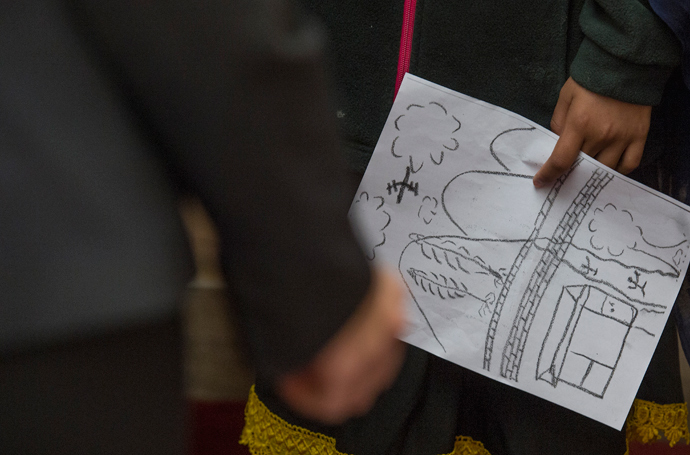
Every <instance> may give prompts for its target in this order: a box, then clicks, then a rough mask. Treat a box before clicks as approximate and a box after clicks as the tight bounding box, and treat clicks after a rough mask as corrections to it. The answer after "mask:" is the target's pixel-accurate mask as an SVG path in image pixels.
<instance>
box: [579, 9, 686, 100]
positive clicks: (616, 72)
mask: <svg viewBox="0 0 690 455" xmlns="http://www.w3.org/2000/svg"><path fill="white" fill-rule="evenodd" d="M580 26H581V27H582V31H583V33H584V35H585V38H584V40H583V42H582V44H581V45H580V48H579V50H578V52H577V55H576V56H575V59H574V61H573V64H572V66H571V68H570V72H571V76H572V78H573V79H574V80H575V81H576V82H577V83H578V84H580V85H582V86H583V87H585V88H587V89H589V90H591V91H593V92H596V93H599V94H601V95H606V96H610V97H612V98H615V99H618V100H621V101H626V102H629V103H635V104H644V105H656V104H658V103H659V101H660V100H661V94H662V92H663V89H664V85H665V84H666V81H667V79H668V78H669V76H670V74H671V71H672V70H673V68H674V67H676V66H677V65H678V64H679V63H680V53H681V48H680V43H679V42H678V40H677V39H676V37H675V36H674V35H673V32H672V31H671V30H670V29H669V28H668V27H667V26H666V24H665V23H664V22H663V21H662V20H661V19H659V17H657V16H656V14H655V13H654V12H653V11H652V10H651V8H649V5H647V4H646V2H644V3H642V2H641V1H639V0H626V1H620V0H587V1H585V3H584V6H583V8H582V12H581V13H580Z"/></svg>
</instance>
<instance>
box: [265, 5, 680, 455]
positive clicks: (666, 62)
mask: <svg viewBox="0 0 690 455" xmlns="http://www.w3.org/2000/svg"><path fill="white" fill-rule="evenodd" d="M302 2H303V3H304V4H305V5H306V6H307V8H308V9H309V10H310V11H312V12H314V13H315V14H316V15H317V16H318V17H320V18H321V19H322V20H323V21H324V23H325V24H326V26H327V28H328V30H329V32H330V35H329V36H330V44H331V49H330V50H331V51H332V55H333V60H332V62H331V67H332V68H333V69H334V71H333V72H334V74H335V77H336V78H337V82H338V86H337V88H338V90H339V91H338V93H339V95H340V98H339V100H338V104H337V108H336V114H337V117H338V118H339V122H340V127H341V130H342V134H343V136H344V137H345V140H346V148H347V153H348V157H349V158H350V165H351V167H352V168H353V170H354V171H355V172H358V173H363V172H364V170H365V168H366V165H367V163H368V161H369V158H370V157H371V154H372V153H373V150H374V147H375V145H376V142H377V140H378V137H379V134H380V132H381V130H382V128H383V125H384V123H385V121H386V118H387V116H388V113H389V111H390V107H391V105H392V103H393V99H394V89H395V81H396V68H397V59H398V46H399V43H400V31H401V30H400V28H401V27H400V25H401V22H402V17H403V3H404V2H403V1H402V0H400V1H395V2H384V1H376V0H373V1H368V2H360V1H355V0H340V1H322V0H302ZM679 53H680V47H679V45H678V42H677V40H676V38H675V37H674V36H673V34H672V32H671V31H670V30H669V29H668V27H666V25H665V24H664V23H663V22H662V21H661V20H659V18H658V17H656V16H655V15H654V13H653V12H652V11H651V10H650V9H649V8H648V6H647V5H645V4H643V3H642V2H638V1H636V0H630V1H625V2H621V1H607V0H600V1H591V0H588V1H577V0H576V1H567V2H566V1H562V2H543V1H531V0H526V1H520V2H494V1H480V2H463V1H455V2H444V1H431V0H418V2H417V9H416V14H415V24H414V37H413V45H412V54H411V63H410V73H412V74H415V75H417V76H420V77H423V78H426V79H428V80H430V81H432V82H434V83H438V84H441V85H444V86H446V87H449V88H451V89H453V90H457V91H459V92H462V93H466V94H468V95H470V96H474V97H476V98H479V99H482V100H484V101H487V102H490V103H493V104H496V105H498V106H501V107H504V108H507V109H510V110H512V111H514V112H517V113H519V114H521V115H523V116H525V117H527V118H529V119H531V120H534V121H536V122H537V123H540V124H541V125H543V126H545V127H548V126H549V123H550V119H551V115H552V113H553V109H554V107H555V105H556V102H557V100H558V95H559V91H560V88H561V87H562V85H563V84H564V83H565V81H566V80H567V79H568V77H569V76H572V77H573V79H574V80H575V81H576V82H578V83H579V84H580V85H582V86H584V87H585V88H587V89H589V90H591V91H594V92H597V93H600V94H603V95H606V96H611V97H614V98H616V99H620V100H623V101H627V102H632V103H638V104H658V103H659V102H660V100H661V97H662V92H663V90H664V86H665V82H666V80H667V79H668V77H669V75H670V74H671V72H672V70H673V69H674V67H676V66H677V64H678V62H679ZM671 330H672V329H671ZM670 333H671V334H672V335H673V331H672V332H670ZM669 340H670V341H669ZM674 343H675V338H673V337H672V336H671V337H669V336H666V337H665V338H664V342H663V343H661V344H660V347H659V352H661V354H659V355H661V356H662V360H661V361H658V362H656V361H653V364H654V365H657V366H658V368H657V367H655V370H654V371H653V372H652V373H650V374H651V375H652V376H653V378H651V379H649V378H645V380H644V382H643V384H653V386H650V387H646V388H645V389H644V390H647V392H648V393H646V394H645V396H644V397H642V398H645V399H648V400H655V399H658V400H661V401H660V402H664V401H663V400H665V399H669V398H672V399H673V400H674V401H682V395H679V394H677V393H675V392H677V391H678V390H680V389H679V388H678V387H677V386H678V385H679V384H680V373H679V370H678V368H677V346H676V345H675V344H674ZM674 353H675V355H676V363H669V362H667V361H666V360H668V357H667V356H673V355H674ZM659 380H661V382H659ZM261 384H262V380H261V378H260V377H258V378H257V387H256V394H257V395H258V397H259V398H260V399H261V401H262V402H263V403H264V404H265V405H266V406H267V408H268V409H270V410H271V411H272V412H273V413H275V414H276V415H278V416H279V417H282V418H284V419H285V420H287V422H289V423H290V424H294V425H298V426H300V427H304V428H307V429H309V430H311V431H315V432H317V433H321V434H325V435H327V436H330V437H333V438H335V441H336V448H337V450H338V451H340V452H344V453H352V454H355V455H368V454H372V455H373V454H377V455H378V454H382V453H385V454H415V455H432V454H441V453H449V452H451V451H452V449H453V441H454V439H455V437H456V436H470V437H472V438H473V439H475V440H478V441H481V442H483V443H484V446H485V448H486V449H487V450H488V451H489V452H490V453H491V454H492V455H532V454H535V453H559V454H568V453H572V454H581V453H587V454H590V455H594V454H601V455H608V454H613V453H619V454H622V453H624V452H625V443H626V436H625V432H621V431H618V430H615V429H612V428H610V427H606V426H605V425H603V424H600V423H597V422H595V421H593V420H591V419H589V418H587V417H584V416H582V415H579V414H577V413H575V412H572V411H570V410H565V409H564V408H562V407H560V406H558V405H555V404H553V403H550V402H547V401H545V400H543V399H541V398H537V397H534V396H532V395H529V394H527V393H525V392H522V391H518V390H516V389H513V388H511V387H509V386H507V385H503V384H499V383H498V382H496V381H493V380H490V379H487V378H485V377H483V376H481V375H478V374H475V373H472V372H470V371H468V370H465V369H464V368H461V367H458V366H456V365H452V364H450V363H448V362H446V361H444V360H441V359H439V358H437V357H435V356H433V355H431V354H428V353H426V352H424V351H421V350H419V349H417V348H414V347H410V351H409V354H408V357H407V361H406V363H405V365H404V367H403V371H402V373H401V374H400V375H399V377H398V379H397V382H396V383H395V385H394V386H393V388H392V389H391V390H390V391H389V392H388V393H387V394H384V395H383V396H382V397H381V399H380V400H379V401H378V402H377V404H376V406H375V407H374V409H373V411H372V412H370V413H369V414H367V415H366V416H365V417H363V418H361V419H355V420H352V421H349V422H347V423H346V424H345V425H343V426H340V427H336V428H332V427H324V426H321V425H318V424H316V423H314V422H309V421H306V420H304V419H300V418H299V417H298V416H295V415H294V414H292V413H291V412H290V411H289V410H288V409H287V408H286V407H285V406H284V405H283V404H282V403H281V402H280V400H279V399H277V398H276V397H275V396H274V395H273V394H272V393H271V391H270V390H269V389H268V388H266V387H262V386H261ZM660 384H671V386H669V387H665V386H664V387H663V388H662V389H661V390H657V386H659V385H660ZM643 387H644V386H643ZM657 392H658V393H657Z"/></svg>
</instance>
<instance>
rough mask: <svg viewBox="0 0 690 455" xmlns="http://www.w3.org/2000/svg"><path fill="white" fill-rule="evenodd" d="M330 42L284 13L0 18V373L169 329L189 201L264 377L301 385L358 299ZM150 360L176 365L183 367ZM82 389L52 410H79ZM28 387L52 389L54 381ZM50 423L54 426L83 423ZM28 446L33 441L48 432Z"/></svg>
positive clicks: (54, 5)
mask: <svg viewBox="0 0 690 455" xmlns="http://www.w3.org/2000/svg"><path fill="white" fill-rule="evenodd" d="M323 41H324V36H323V34H322V33H321V30H320V29H319V27H318V26H316V25H315V24H314V23H313V22H311V21H309V20H307V19H306V18H305V17H303V16H301V15H298V14H296V13H295V11H294V10H293V9H292V8H291V7H290V5H289V4H288V3H287V2H285V1H283V0H257V1H251V0H232V1H225V0H216V1H206V2H202V3H198V2H190V1H186V0H185V1H181V0H178V1H174V0H173V1H168V0H165V1H147V2H140V1H135V0H132V1H128V0H125V1H119V0H118V1H111V2H92V1H77V0H74V1H59V0H27V1H20V2H8V3H6V4H3V6H2V7H1V8H0V61H1V62H2V64H0V150H1V152H0V206H1V207H2V208H3V212H2V216H0V254H1V255H2V261H1V262H0V289H1V292H0V359H2V360H1V361H2V362H3V368H4V365H10V364H11V363H12V362H14V360H12V359H18V360H17V368H25V367H26V368H33V367H31V365H34V366H35V368H36V369H35V373H32V374H39V373H41V371H43V370H41V369H40V368H39V363H40V362H39V359H42V358H46V357H51V354H50V353H51V352H53V351H52V350H54V349H55V350H58V351H68V350H69V349H70V346H72V345H71V344H70V343H78V342H79V341H80V340H83V341H84V342H89V340H91V341H93V343H96V344H97V343H98V340H100V339H101V338H102V337H104V336H110V335H108V334H112V336H115V337H116V336H117V334H118V333H124V332H127V331H128V330H130V329H131V328H132V327H134V326H147V325H156V324H158V323H160V322H161V321H169V320H170V319H171V318H174V317H176V314H177V313H178V296H179V292H180V290H181V289H182V288H183V287H184V286H185V284H186V282H187V280H188V278H189V277H190V272H191V261H190V255H189V252H188V248H187V243H186V239H185V236H184V233H183V230H182V228H181V223H180V221H179V218H178V214H177V211H176V198H177V196H178V194H179V193H180V192H182V191H184V192H191V193H194V194H196V195H198V196H199V197H200V198H201V199H202V201H203V202H204V204H205V205H206V208H207V209H208V210H209V212H210V213H211V215H212V217H213V219H214V220H215V222H216V224H217V227H218V230H219V233H220V239H221V247H222V261H223V266H224V271H225V276H226V278H227V281H228V283H229V289H230V291H231V293H232V298H231V301H232V302H233V303H235V305H234V307H235V309H236V310H237V311H238V313H239V314H240V316H241V318H240V320H241V321H242V329H243V330H244V332H245V333H246V336H247V341H248V345H249V348H250V353H251V354H252V358H253V359H254V363H255V367H256V368H257V370H258V372H259V373H260V374H261V375H262V377H265V378H268V380H269V381H272V380H273V378H274V377H275V376H276V375H278V374H280V373H282V372H285V371H288V370H291V369H294V368H297V367H299V366H302V365H303V364H305V363H306V362H307V361H308V360H309V359H310V358H311V357H312V356H313V355H314V354H315V353H316V352H317V351H318V350H319V349H320V348H321V347H322V346H323V344H324V343H325V341H326V340H328V339H329V338H330V337H331V336H332V335H333V334H334V333H335V332H336V331H337V330H338V329H339V328H340V326H341V325H342V323H343V322H344V321H345V320H346V319H347V318H348V317H349V316H350V315H351V313H352V312H353V311H354V309H355V307H356V306H357V305H358V304H359V302H360V301H361V300H362V298H363V296H364V294H365V292H366V289H367V287H368V285H369V271H368V267H367V264H366V262H365V259H364V257H363V255H362V253H361V251H360V249H359V246H358V244H357V242H356V240H355V238H354V236H353V235H352V233H351V231H350V226H349V223H348V220H347V210H348V208H349V205H350V201H351V195H352V194H353V192H354V188H353V187H352V186H351V185H350V182H349V181H348V176H347V172H346V165H345V163H344V160H343V158H342V156H340V155H339V153H338V141H337V133H336V128H335V125H334V121H333V122H331V121H330V120H329V119H330V118H331V116H330V115H329V114H330V112H331V111H330V109H329V103H328V100H327V92H326V85H327V84H326V80H325V77H324V72H323V64H322V60H323ZM305 324H306V327H305ZM295 327H299V328H298V329H296V328H295ZM178 347H179V346H178V345H175V344H171V343H168V349H170V350H171V351H175V350H177V348H178ZM79 349H81V348H79ZM141 349H142V350H146V352H141V353H139V354H141V356H142V358H148V357H154V356H157V355H159V354H157V351H156V349H157V347H156V348H155V349H153V348H152V349H149V348H147V347H146V346H144V345H142V347H141ZM56 352H57V351H56ZM85 352H91V353H92V354H89V355H94V356H100V355H101V354H99V352H101V351H99V350H97V349H95V350H93V351H88V350H87V351H85ZM103 355H104V356H105V355H106V354H105V353H103ZM63 357H64V358H69V354H68V353H67V352H65V354H64V356H63V355H62V354H60V355H58V356H56V357H55V359H59V358H63ZM161 358H165V359H167V361H168V362H172V364H170V365H168V367H169V369H170V370H174V369H175V367H176V366H179V365H176V363H177V362H178V361H179V353H178V354H177V355H175V354H174V353H173V352H167V353H166V355H165V356H162V357H161ZM116 360H117V359H113V362H109V361H106V363H108V364H110V367H108V368H116V367H117V362H116ZM54 366H55V367H56V368H57V365H55V364H54ZM104 368H105V367H104ZM27 371H28V370H27ZM103 371H107V369H104V370H103ZM133 373H134V372H133ZM65 374H66V375H67V374H68V373H65ZM21 375H25V376H26V375H29V373H21ZM21 375H20V373H17V374H16V375H14V376H11V377H10V378H9V379H7V380H8V381H13V382H11V383H8V386H7V387H0V390H1V391H0V396H2V399H0V403H3V404H4V403H6V402H8V401H11V400H12V397H15V396H16V397H22V398H21V399H22V400H32V399H33V398H32V397H33V395H32V394H30V393H28V392H27V391H29V390H30V385H29V384H27V388H26V389H17V387H19V386H18V385H17V384H21V381H19V380H18V378H20V377H21ZM88 377H89V376H88V374H87V372H85V374H84V375H83V377H82V380H79V381H76V380H75V381H74V383H73V385H72V387H73V390H71V391H69V393H68V391H65V394H64V395H60V396H64V397H68V396H70V393H72V395H71V396H75V397H78V396H79V395H78V393H76V392H77V391H78V389H79V387H80V384H81V383H82V381H86V380H88ZM40 381H41V385H42V386H43V387H45V389H46V390H50V388H51V387H53V385H54V384H57V383H58V382H60V381H63V379H61V378H60V377H59V376H54V375H47V376H45V377H41V379H40ZM63 383H65V384H66V382H65V381H63V382H61V384H63ZM63 385H64V384H63ZM68 385H69V384H66V386H68ZM56 387H57V385H56ZM99 387H100V386H99ZM103 387H104V389H103V390H102V392H103V393H107V388H106V387H105V385H103ZM92 392H94V393H97V391H96V390H92ZM176 392H179V390H177V391H176ZM56 393H57V392H56ZM89 396H90V395H85V398H84V399H85V400H86V399H90V398H88V397H89ZM58 399H61V398H59V396H58V395H56V400H58ZM36 400H38V398H36ZM77 401H78V400H77ZM15 404H16V406H13V407H11V408H5V407H4V406H2V407H3V411H2V414H3V419H4V420H3V422H7V421H10V420H13V419H15V420H18V419H20V414H18V412H19V410H20V408H21V406H20V405H22V403H15ZM28 404H30V405H33V406H35V407H36V408H37V409H40V406H41V405H42V403H41V402H38V401H30V402H29V403H23V405H28ZM63 404H64V408H62V409H60V407H59V406H57V405H56V406H54V407H52V410H53V411H59V410H61V411H62V413H60V412H56V414H54V415H53V418H55V419H60V418H62V419H63V420H64V421H65V422H69V421H70V420H71V418H72V414H73V413H75V412H81V410H84V411H85V412H87V413H90V412H91V411H93V409H92V408H91V407H81V406H80V404H79V403H78V402H75V403H71V402H69V400H65V401H64V402H63ZM8 409H9V410H8ZM101 411H102V412H103V413H106V412H107V410H105V409H103V410H101ZM158 411H159V412H161V413H163V412H167V411H166V409H164V408H161V409H159V410H158ZM131 412H135V409H134V408H127V407H126V406H123V407H113V408H112V413H113V414H119V415H122V416H128V415H130V413H131ZM99 415H100V414H99ZM130 417H131V416H130ZM159 417H161V418H165V417H164V416H163V415H160V414H159ZM94 418H96V416H95V414H94ZM85 420H88V414H87V415H84V416H80V419H79V420H78V422H83V421H85ZM115 420H117V419H115ZM115 420H113V421H115ZM75 422H77V421H76V420H75ZM75 425H77V423H75ZM4 428H5V430H7V429H8V428H9V427H7V426H4ZM36 428H37V427H33V428H31V431H34V430H35V431H38V430H36ZM151 429H152V430H154V428H153V426H152V427H151ZM39 430H41V431H44V432H45V433H44V434H43V435H39V434H36V441H45V439H41V437H42V436H45V435H50V434H53V433H52V432H53V431H54V430H52V429H51V427H49V426H47V427H46V428H42V429H40V428H39ZM20 431H25V430H24V429H22V430H20ZM26 431H29V429H26ZM84 431H87V430H86V429H85V430H84ZM178 431H181V429H179V430H178ZM76 433H77V431H76V428H75V431H74V432H72V433H70V434H72V435H73V434H76ZM5 436H6V437H8V438H10V439H12V438H13V437H14V436H15V435H14V434H8V433H7V432H5V433H3V437H5ZM16 437H17V439H16V441H24V440H26V438H27V437H28V434H27V433H20V434H16ZM170 438H171V440H174V441H178V440H179V438H178V437H177V434H173V435H170ZM0 444H2V446H0V452H2V453H18V452H23V451H21V450H20V451H16V450H4V449H5V448H6V446H7V447H10V446H12V445H11V444H10V443H9V442H7V443H6V444H5V441H0ZM36 444H38V445H39V446H41V445H42V444H41V443H39V442H37V443H36ZM166 447H167V446H166ZM40 448H41V449H42V450H44V451H45V453H55V452H53V451H52V450H51V448H50V447H40ZM179 449H180V450H182V448H181V447H180V448H179ZM31 453H41V452H40V451H39V450H38V449H37V450H36V451H31ZM73 453H74V454H76V453H93V452H92V451H91V452H89V451H88V450H86V452H73ZM103 453H120V452H117V451H116V450H115V449H113V450H112V451H111V452H107V451H104V452H103ZM127 453H131V454H134V453H153V452H146V451H145V450H143V449H141V450H138V451H137V450H133V451H129V452H127Z"/></svg>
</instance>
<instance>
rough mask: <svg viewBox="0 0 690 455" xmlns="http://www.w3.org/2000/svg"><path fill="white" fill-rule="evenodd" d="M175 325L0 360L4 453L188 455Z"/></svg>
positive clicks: (0, 420)
mask: <svg viewBox="0 0 690 455" xmlns="http://www.w3.org/2000/svg"><path fill="white" fill-rule="evenodd" d="M179 322H180V321H179V320H178V319H177V318H172V319H168V320H161V321H156V322H155V323H151V324H142V325H139V326H133V327H128V328H127V329H119V330H117V331H113V332H112V333H105V334H99V335H96V336H92V337H88V338H84V339H81V340H78V341H71V342H66V343H60V344H58V343H55V344H52V345H51V346H49V347H43V348H42V349H38V350H28V351H22V352H18V353H16V354H14V355H10V356H5V357H2V358H0V390H1V392H0V408H1V409H2V412H0V449H1V450H2V453H7V454H46V455H75V454H78V455H82V454H83V455H92V454H103V455H111V454H113V455H114V454H117V455H119V454H128V455H183V454H185V453H187V451H186V450H185V433H186V432H185V430H184V423H185V420H186V419H185V411H186V409H187V406H186V402H185V399H184V398H185V397H184V390H183V374H182V346H181V344H182V334H181V333H180V324H179Z"/></svg>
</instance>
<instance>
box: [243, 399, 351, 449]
mask: <svg viewBox="0 0 690 455" xmlns="http://www.w3.org/2000/svg"><path fill="white" fill-rule="evenodd" d="M240 444H244V445H246V446H247V447H248V448H249V452H250V453H251V454H252V455H297V454H299V455H302V454H308V455H345V454H343V453H342V452H338V451H337V450H336V449H335V439H333V438H329V437H328V436H325V435H323V434H319V433H314V432H313V431H309V430H307V429H304V428H301V427H298V426H296V425H291V424H289V423H287V422H286V421H285V420H284V419H281V418H280V417H278V416H277V415H275V414H273V413H272V412H271V411H270V410H269V409H268V408H267V407H266V405H264V404H263V403H262V402H261V400H259V397H258V396H257V395H256V392H255V391H254V386H252V388H251V390H250V391H249V399H248V401H247V407H246V408H245V410H244V429H243V430H242V436H240Z"/></svg>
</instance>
